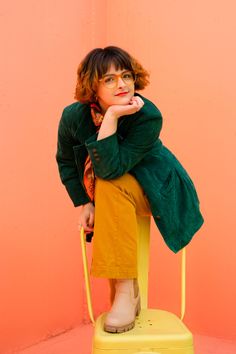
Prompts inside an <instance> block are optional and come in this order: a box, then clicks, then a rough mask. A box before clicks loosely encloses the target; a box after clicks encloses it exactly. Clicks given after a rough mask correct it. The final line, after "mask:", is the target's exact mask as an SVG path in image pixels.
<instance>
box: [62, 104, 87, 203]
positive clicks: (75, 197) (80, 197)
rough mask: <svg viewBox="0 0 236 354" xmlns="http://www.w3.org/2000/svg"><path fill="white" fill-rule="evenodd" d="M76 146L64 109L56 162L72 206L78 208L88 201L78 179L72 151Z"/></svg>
mask: <svg viewBox="0 0 236 354" xmlns="http://www.w3.org/2000/svg"><path fill="white" fill-rule="evenodd" d="M76 144H78V142H75V140H74V138H73V136H72V135H71V133H70V129H69V127H68V117H67V112H66V109H64V111H63V113H62V117H61V120H60V123H59V129H58V141H57V153H56V160H57V164H58V169H59V174H60V178H61V181H62V183H63V184H64V185H65V187H66V190H67V192H68V194H69V196H70V198H71V200H72V202H73V204H74V206H79V205H82V204H86V203H88V202H89V201H90V200H89V198H88V196H87V194H86V192H85V190H84V188H83V186H82V184H81V182H80V179H79V174H78V170H77V166H76V162H75V157H74V150H73V146H74V145H76Z"/></svg>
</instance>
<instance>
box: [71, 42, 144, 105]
mask: <svg viewBox="0 0 236 354" xmlns="http://www.w3.org/2000/svg"><path fill="white" fill-rule="evenodd" d="M112 63H113V64H114V65H115V68H116V70H119V69H120V70H123V69H127V70H130V71H132V72H133V73H134V74H135V83H134V88H135V90H137V91H138V90H143V89H144V88H145V87H146V86H147V85H148V84H149V80H148V78H149V73H148V72H147V71H146V70H145V69H144V68H143V67H142V65H141V64H140V63H139V62H138V61H137V60H136V59H135V58H133V57H132V56H131V55H130V54H129V53H127V52H126V51H125V50H123V49H121V48H119V47H115V46H109V47H105V48H104V49H102V48H95V49H93V50H91V51H90V52H89V53H88V54H87V55H86V57H85V58H84V59H83V60H82V62H81V63H80V65H79V67H78V69H77V83H76V90H75V96H74V98H75V99H77V100H78V101H79V102H81V103H90V102H95V101H96V91H97V87H98V82H99V80H100V79H101V78H102V77H103V75H105V74H106V73H107V71H108V70H109V67H110V65H111V64H112Z"/></svg>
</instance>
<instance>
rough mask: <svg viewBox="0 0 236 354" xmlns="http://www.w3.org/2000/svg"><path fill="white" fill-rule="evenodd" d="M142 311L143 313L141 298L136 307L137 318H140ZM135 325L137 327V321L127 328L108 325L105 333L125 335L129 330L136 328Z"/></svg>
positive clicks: (105, 327) (105, 326)
mask: <svg viewBox="0 0 236 354" xmlns="http://www.w3.org/2000/svg"><path fill="white" fill-rule="evenodd" d="M140 311H141V304H140V298H139V301H138V303H137V305H136V310H135V312H136V315H135V316H138V315H139V314H140ZM134 325H135V320H134V321H133V322H131V323H129V324H127V325H125V326H120V327H117V326H108V325H106V324H104V331H106V332H109V333H123V332H127V331H129V330H131V329H132V328H134Z"/></svg>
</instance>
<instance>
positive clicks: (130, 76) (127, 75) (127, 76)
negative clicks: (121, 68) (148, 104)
mask: <svg viewBox="0 0 236 354" xmlns="http://www.w3.org/2000/svg"><path fill="white" fill-rule="evenodd" d="M132 77H133V76H132V74H131V73H126V74H124V75H123V78H124V79H132Z"/></svg>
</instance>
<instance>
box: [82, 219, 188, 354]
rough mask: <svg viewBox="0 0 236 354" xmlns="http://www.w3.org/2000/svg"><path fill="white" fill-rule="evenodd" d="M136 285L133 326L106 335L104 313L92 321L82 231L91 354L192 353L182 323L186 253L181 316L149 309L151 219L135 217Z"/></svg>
mask: <svg viewBox="0 0 236 354" xmlns="http://www.w3.org/2000/svg"><path fill="white" fill-rule="evenodd" d="M138 229H139V232H138V274H139V275H138V282H139V288H140V296H141V312H140V314H139V316H138V317H136V322H135V327H134V328H133V329H132V330H130V331H128V332H124V333H119V334H118V333H107V332H105V331H104V330H103V323H104V319H105V315H106V313H103V314H101V315H100V316H99V317H98V318H97V319H96V321H95V320H94V315H93V308H92V300H91V287H90V277H89V271H88V261H87V256H86V239H85V234H84V231H83V229H82V230H81V245H82V256H83V265H84V275H85V284H86V296H87V303H88V311H89V316H90V319H91V321H92V323H93V324H94V326H95V332H94V337H93V350H92V354H152V353H158V354H194V349H193V337H192V334H191V332H190V331H189V330H188V328H187V327H186V326H185V325H184V323H183V322H182V320H183V318H184V313H185V288H186V250H185V249H183V250H182V260H181V316H180V318H178V317H177V316H176V315H174V314H173V313H171V312H168V311H162V310H158V309H149V308H148V307H147V306H148V304H147V300H148V291H147V289H148V263H149V262H148V261H149V241H150V217H138Z"/></svg>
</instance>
